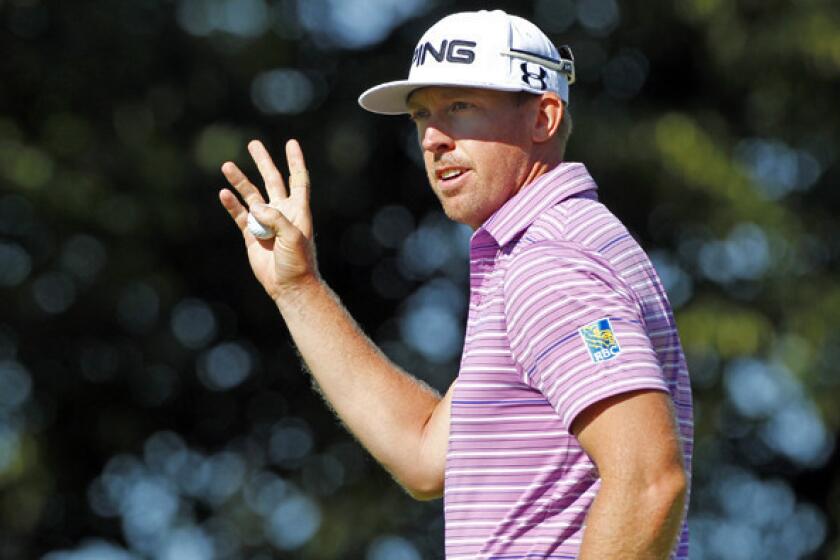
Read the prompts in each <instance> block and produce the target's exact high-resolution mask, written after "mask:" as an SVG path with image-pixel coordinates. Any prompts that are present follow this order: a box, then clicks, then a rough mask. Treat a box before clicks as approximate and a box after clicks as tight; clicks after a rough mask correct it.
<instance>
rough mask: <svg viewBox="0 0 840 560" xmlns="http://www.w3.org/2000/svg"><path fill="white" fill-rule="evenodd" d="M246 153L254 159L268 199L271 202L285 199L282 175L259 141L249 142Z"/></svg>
mask: <svg viewBox="0 0 840 560" xmlns="http://www.w3.org/2000/svg"><path fill="white" fill-rule="evenodd" d="M248 152H249V153H250V154H251V157H252V158H254V163H256V164H257V169H259V171H260V175H262V178H263V181H265V190H266V191H268V199H269V200H270V201H272V202H274V201H275V200H277V199H279V198H285V197H286V186H285V185H284V184H283V175H281V174H280V171H278V170H277V166H276V165H274V161H273V160H272V159H271V156H270V155H269V153H268V150H266V149H265V146H264V145H263V143H262V142H260V141H259V140H251V141H250V142H248Z"/></svg>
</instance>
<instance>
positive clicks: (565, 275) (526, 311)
mask: <svg viewBox="0 0 840 560" xmlns="http://www.w3.org/2000/svg"><path fill="white" fill-rule="evenodd" d="M596 188H597V187H596V185H595V183H594V181H593V180H592V178H591V177H590V175H589V173H588V172H587V170H586V168H585V167H584V166H583V165H582V164H579V163H562V164H560V165H559V166H557V167H556V168H554V169H553V170H551V171H550V172H548V173H546V174H544V175H542V176H540V177H539V178H538V179H537V180H536V181H534V182H533V183H531V184H530V185H527V186H526V187H524V188H523V189H522V190H520V191H519V192H518V193H517V194H516V195H515V196H514V197H512V198H511V199H510V200H508V201H507V202H506V203H505V204H504V206H502V207H501V208H500V209H499V210H497V211H496V213H495V214H493V215H492V216H491V217H490V218H489V219H488V220H487V221H486V222H485V224H484V225H483V226H482V227H480V228H479V229H477V230H476V231H475V233H474V234H473V237H472V239H471V242H470V308H469V318H468V321H467V331H466V339H465V344H464V353H463V356H462V359H461V367H460V371H459V374H458V379H457V381H456V384H455V390H454V394H453V401H452V410H451V425H450V436H449V447H448V451H447V459H446V484H445V499H444V512H445V517H446V557H447V559H448V560H462V559H463V560H466V559H470V560H475V559H479V558H481V559H485V558H494V559H506V560H513V559H537V558H569V559H573V558H577V555H578V552H579V549H580V544H581V539H582V536H583V530H584V520H585V518H586V514H587V512H588V510H589V507H590V506H591V504H592V502H593V500H594V498H595V495H596V494H597V492H598V488H599V487H600V478H599V476H598V473H597V470H596V468H595V465H594V464H593V462H592V461H591V459H590V458H589V456H588V455H587V454H586V452H585V451H584V450H583V449H582V447H581V446H580V443H579V442H578V441H577V439H576V438H575V437H574V435H573V434H572V433H571V425H572V422H573V421H574V419H575V417H576V416H577V415H578V414H579V413H580V412H581V411H583V410H584V409H585V408H587V407H588V406H590V405H592V404H594V403H596V402H598V401H600V400H602V399H605V398H607V397H610V396H614V395H617V394H620V393H624V392H627V391H634V390H639V389H653V390H658V391H663V392H667V393H668V394H669V395H670V397H671V400H672V402H673V405H674V410H675V411H676V416H677V423H678V426H679V432H680V437H681V442H682V448H683V453H684V457H685V465H686V468H687V470H688V473H689V475H690V472H691V451H692V434H693V428H692V412H691V389H690V385H689V378H688V370H687V368H686V363H685V359H684V356H683V352H682V348H681V345H680V340H679V336H678V334H677V329H676V325H675V322H674V316H673V312H672V311H671V306H670V304H669V303H668V299H667V296H666V294H665V290H664V289H663V288H662V285H661V283H660V281H659V278H658V277H657V274H656V271H655V270H654V268H653V266H652V265H651V263H650V261H649V259H648V258H647V255H646V254H645V253H644V251H643V250H642V249H641V247H639V245H638V244H637V243H636V241H635V240H634V239H633V237H632V236H631V235H630V233H629V232H628V231H627V229H626V228H625V227H624V226H623V225H622V224H621V222H620V221H619V220H618V219H617V218H616V217H615V216H613V215H612V214H611V213H610V212H609V210H607V209H606V207H604V206H603V205H602V204H601V203H599V202H598V197H597V194H596ZM687 501H688V500H686V503H687ZM686 507H687V505H686ZM672 557H673V558H679V559H682V558H687V557H688V531H687V526H686V525H685V523H683V530H682V534H681V537H680V542H679V544H678V546H677V548H676V550H675V552H674V555H673V556H672Z"/></svg>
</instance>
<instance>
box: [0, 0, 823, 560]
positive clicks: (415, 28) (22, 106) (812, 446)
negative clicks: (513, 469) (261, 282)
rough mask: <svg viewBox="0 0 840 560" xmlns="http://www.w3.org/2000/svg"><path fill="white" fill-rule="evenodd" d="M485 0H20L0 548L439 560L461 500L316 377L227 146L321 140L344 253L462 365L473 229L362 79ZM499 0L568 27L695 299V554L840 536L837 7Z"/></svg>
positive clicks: (759, 553)
mask: <svg viewBox="0 0 840 560" xmlns="http://www.w3.org/2000/svg"><path fill="white" fill-rule="evenodd" d="M484 7H486V6H485V3H483V2H477V1H472V2H461V1H458V2H446V1H442V0H440V1H437V2H433V3H423V2H419V1H412V2H397V1H396V0H395V1H393V2H390V1H388V0H377V1H376V2H363V1H361V0H358V1H356V0H354V1H352V2H345V3H338V2H332V1H328V0H317V1H316V0H313V1H309V2H304V1H303V0H301V1H297V2H295V1H293V0H271V1H269V0H168V1H163V0H161V1H158V2H156V1H152V0H149V1H143V2H129V1H127V0H119V1H107V2H106V1H104V0H92V1H90V2H83V3H61V2H47V1H38V0H0V53H2V56H0V557H3V558H7V557H8V558H35V557H40V556H42V555H45V554H48V553H50V552H51V551H59V550H77V551H84V550H88V551H95V550H100V551H101V550H106V549H107V550H110V551H111V553H113V554H116V552H115V551H117V550H123V551H126V552H125V553H126V554H128V553H129V552H130V553H131V554H137V555H139V557H144V556H145V557H155V558H170V557H172V558H174V557H179V558H192V557H211V556H213V555H215V556H216V557H219V558H268V557H274V558H318V559H321V558H323V559H327V558H368V559H374V560H378V559H380V558H397V557H399V558H439V557H442V512H441V506H440V503H439V502H433V503H429V504H419V503H415V502H412V501H411V500H410V499H409V498H408V497H407V496H406V495H405V494H404V493H403V492H402V491H401V490H400V489H399V488H398V487H397V486H396V485H395V484H394V483H392V482H391V481H390V480H389V479H388V476H387V475H386V474H385V473H384V472H383V471H382V470H381V469H380V468H379V467H378V466H376V465H375V464H373V463H372V461H371V460H370V459H369V458H367V457H366V455H365V454H364V452H363V451H362V450H360V448H359V447H358V446H357V445H356V443H355V442H353V441H352V439H351V438H350V436H348V435H347V434H346V432H345V431H344V430H343V429H342V427H341V426H340V425H338V423H337V422H336V420H335V419H334V418H333V416H332V415H331V413H330V412H329V410H328V409H327V408H326V407H325V406H324V405H323V404H322V403H321V402H320V399H319V397H318V396H317V395H316V394H315V393H314V392H313V391H312V390H311V387H310V382H309V380H308V379H307V378H306V376H305V374H303V373H302V372H301V371H300V367H299V364H298V359H297V356H296V355H295V352H294V350H293V349H292V348H291V347H290V344H289V342H288V338H287V335H286V332H285V329H284V327H283V325H282V321H281V320H280V318H279V316H278V314H277V312H276V310H275V309H274V308H273V306H272V305H271V303H270V301H269V300H268V298H266V297H265V296H264V294H262V293H261V291H260V288H259V286H258V285H257V283H256V282H255V281H254V280H253V278H252V277H251V274H250V271H249V269H248V265H247V262H246V260H245V256H244V251H243V250H242V247H241V239H240V237H239V235H238V233H237V232H236V230H235V229H234V227H233V225H232V224H231V223H229V219H228V217H227V216H226V215H225V213H224V211H223V210H222V208H221V207H220V206H219V204H218V202H217V199H216V192H217V190H218V188H219V187H221V186H222V183H223V179H222V177H221V174H220V173H219V171H218V168H219V166H220V165H221V163H222V162H223V161H225V160H228V159H231V160H235V161H237V162H238V163H240V164H241V165H242V166H243V167H244V168H245V169H247V170H248V171H249V172H250V173H252V174H254V175H255V173H256V172H255V169H254V166H253V165H252V164H251V163H250V162H249V161H248V159H247V157H246V152H245V149H244V148H245V143H246V142H247V141H248V139H250V138H252V137H259V138H262V139H263V140H264V141H266V142H267V143H268V144H269V145H270V147H271V148H272V150H273V152H274V153H276V154H278V155H279V154H280V153H281V147H282V143H283V142H284V140H285V139H287V138H289V137H296V138H299V139H300V140H301V142H302V144H303V147H304V150H305V153H306V156H307V161H308V164H309V167H310V169H311V173H312V176H313V209H314V212H315V220H316V222H315V225H316V232H317V238H316V240H317V244H318V250H319V261H320V264H321V268H322V272H323V275H324V277H325V278H326V279H327V280H328V281H329V282H330V283H331V285H333V287H334V288H335V289H336V291H337V292H338V293H339V294H340V295H341V297H342V298H343V299H344V301H345V303H346V304H347V306H348V307H349V309H350V310H351V312H352V313H353V314H354V316H356V317H357V319H358V320H359V322H360V323H361V324H362V325H363V327H364V328H365V329H366V330H367V331H368V332H369V333H371V335H372V336H373V337H374V338H375V339H376V340H377V342H378V343H380V344H381V345H382V346H383V348H384V349H385V351H386V352H387V353H388V354H389V355H390V356H392V357H393V358H394V359H395V360H397V361H398V362H399V363H401V364H402V365H404V366H405V367H406V368H407V369H409V370H410V371H412V372H413V373H415V374H417V375H418V376H420V377H422V378H424V379H426V380H427V381H429V382H430V383H431V384H433V385H435V386H436V387H438V388H439V389H443V388H445V387H446V386H447V385H448V384H449V382H450V381H451V379H452V378H453V376H454V375H455V374H456V372H457V363H458V355H457V351H456V352H453V351H451V349H447V348H449V347H451V348H457V340H455V338H457V336H455V335H452V334H445V333H443V332H442V333H437V334H438V335H439V336H441V337H442V338H446V337H448V338H447V340H449V342H453V341H454V342H455V343H456V344H450V345H449V347H447V346H446V344H444V343H441V345H440V347H439V348H438V349H435V348H431V349H430V348H428V347H427V346H424V344H423V343H422V341H417V340H414V339H413V338H412V336H413V335H411V332H412V331H411V329H410V328H408V327H407V326H406V325H409V324H410V323H411V321H412V320H413V318H416V317H417V315H415V314H416V313H417V312H418V310H421V309H425V310H426V311H428V310H429V309H432V310H433V311H434V312H435V313H437V315H435V317H437V318H439V319H440V321H443V322H442V323H440V322H439V323H436V324H443V325H447V324H460V323H461V322H462V321H463V306H462V305H461V304H462V300H463V294H464V293H465V290H466V289H467V286H468V283H467V281H466V276H465V275H466V267H465V262H466V260H465V259H466V257H465V253H464V247H465V240H466V238H467V235H468V232H466V233H465V232H464V230H462V229H459V228H454V227H452V226H450V225H448V224H446V223H445V221H444V220H442V218H441V216H440V213H439V210H438V208H437V203H436V201H435V200H434V197H433V196H432V195H431V194H430V193H429V192H428V191H427V189H426V187H425V178H424V174H423V172H422V169H421V166H420V165H419V164H418V152H417V149H416V147H415V144H416V141H415V139H414V135H413V130H412V129H411V125H410V123H409V122H408V121H407V120H405V119H399V118H385V117H379V116H374V115H368V114H365V113H363V111H362V110H361V109H359V108H358V106H357V105H356V103H355V99H356V96H357V95H358V94H359V93H360V92H361V91H363V90H364V89H365V88H366V87H369V86H370V85H372V84H374V83H378V82H381V81H384V80H390V79H397V78H399V77H401V76H403V74H404V72H405V71H406V69H407V67H408V64H407V62H408V59H409V56H410V53H411V51H412V49H413V47H414V42H415V41H416V40H417V38H418V37H419V36H420V34H421V33H422V31H423V30H424V29H425V28H426V27H427V26H428V25H429V24H431V23H432V22H433V21H434V20H436V19H437V18H439V17H440V16H441V15H443V14H445V13H448V12H452V11H459V10H464V9H477V8H484ZM494 7H500V8H503V9H507V10H508V11H510V12H512V13H516V14H519V15H523V16H525V17H532V18H533V19H534V20H535V21H536V23H538V24H539V25H541V26H542V27H543V28H544V29H546V31H548V32H549V34H550V35H551V36H552V37H553V38H554V39H555V40H556V42H557V43H568V44H570V45H571V46H572V48H573V49H574V51H575V53H576V55H577V63H578V76H579V83H578V84H576V85H575V86H573V88H572V103H571V111H572V112H573V113H574V115H575V125H576V127H575V131H574V133H573V136H572V140H571V144H570V148H569V154H568V155H569V158H570V159H574V160H580V161H583V162H585V163H586V164H587V166H588V167H589V169H590V171H591V172H592V173H593V175H594V177H595V178H596V180H597V181H598V182H599V184H600V187H601V197H602V199H603V200H604V201H605V202H606V204H607V205H608V206H609V207H610V208H612V209H613V211H614V212H615V213H616V214H618V215H619V217H621V218H622V219H623V220H624V221H625V222H626V223H627V224H628V226H629V227H630V228H631V230H632V231H633V232H634V234H635V235H637V236H638V237H639V238H640V240H641V241H642V244H643V246H644V247H645V248H646V249H647V250H648V251H649V252H650V253H651V255H652V256H653V258H654V262H655V264H656V265H657V268H658V270H659V271H660V274H661V275H662V277H663V280H664V282H665V284H666V287H667V288H668V290H669V294H670V296H671V299H672V302H673V303H674V307H675V310H676V313H677V320H678V324H679V327H680V331H681V336H682V339H683V343H684V345H685V348H686V352H687V355H688V358H689V366H690V370H691V373H692V376H693V381H694V390H695V400H696V406H697V409H696V420H697V427H698V433H697V441H696V443H697V451H696V458H697V463H696V468H695V472H694V487H693V496H692V509H691V516H692V517H691V523H692V529H693V532H694V542H693V545H692V546H693V551H692V558H696V559H702V558H726V559H729V558H731V559H736V560H739V559H742V558H743V559H747V558H758V557H760V558H771V557H772V558H833V559H838V560H840V538H838V536H839V535H840V532H838V526H840V509H838V504H840V469H838V466H839V465H840V452H838V450H837V448H838V445H837V444H838V442H839V441H840V440H838V433H840V409H838V407H837V404H836V403H837V402H838V399H840V375H838V374H840V367H838V363H840V329H838V327H840V322H838V317H840V281H838V280H840V266H838V265H839V264H840V220H838V216H840V193H838V190H837V189H836V188H835V187H836V185H837V183H838V177H840V166H838V153H839V152H838V150H840V126H838V122H840V121H838V118H837V110H836V105H837V100H838V99H840V5H838V4H837V3H836V2H834V1H832V0H808V1H806V2H796V3H789V2H781V1H778V0H771V1H758V0H737V1H729V2H725V1H721V0H684V1H680V2H676V3H669V2H662V1H654V2H640V1H634V2H621V3H620V4H619V3H617V2H615V1H614V0H574V1H573V0H557V1H556V2H553V1H550V0H535V1H532V2H531V1H529V2H506V1H500V2H497V3H495V4H494ZM405 244H414V245H413V247H414V248H415V250H414V251H413V252H415V253H416V249H417V248H418V247H419V248H420V249H421V252H420V254H421V255H423V256H424V257H423V258H424V260H423V261H422V262H411V261H410V260H407V257H406V254H405V253H404V252H403V251H402V250H401V247H403V246H404V245H405ZM429 306H431V307H429ZM447 321H449V323H447ZM453 321H454V322H453ZM447 332H448V331H447ZM444 335H445V336H444ZM453 336H455V338H453ZM261 496H265V498H261ZM144 500H145V501H144ZM138 512H146V513H145V514H142V515H141V513H138ZM149 512H151V513H149ZM106 543H110V544H106ZM97 547H99V548H97ZM179 547H180V548H179ZM185 551H186V552H185ZM395 551H396V552H395ZM79 554H81V552H80V553H79ZM90 554H91V555H90V556H79V557H82V558H88V557H90V558H99V557H111V556H95V555H93V554H94V553H93V552H90ZM102 554H104V553H102ZM190 554H192V556H190ZM399 554H402V555H403V556H399ZM412 554H413V555H414V556H412ZM196 555H197V556H196ZM50 557H51V558H53V559H55V558H62V557H61V556H58V555H56V554H55V553H53V555H52V556H50ZM113 557H120V558H122V557H123V556H113ZM125 557H130V556H125Z"/></svg>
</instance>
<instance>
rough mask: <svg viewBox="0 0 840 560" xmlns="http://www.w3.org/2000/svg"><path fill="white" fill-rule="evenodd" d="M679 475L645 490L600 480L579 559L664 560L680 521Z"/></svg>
mask: <svg viewBox="0 0 840 560" xmlns="http://www.w3.org/2000/svg"><path fill="white" fill-rule="evenodd" d="M685 495H686V483H685V477H684V475H682V474H681V473H674V475H673V476H669V477H663V478H661V479H660V480H658V481H657V482H656V483H655V484H652V485H649V486H647V487H644V486H639V485H638V484H634V483H630V482H626V481H612V482H610V481H603V482H602V485H601V488H600V490H599V492H598V495H597V496H596V498H595V501H594V502H593V504H592V507H591V509H590V511H589V515H588V516H587V518H586V530H585V531H584V536H583V544H582V545H581V552H580V556H579V560H613V559H615V560H619V559H620V560H660V559H663V560H664V559H667V558H669V557H670V554H671V552H672V550H673V548H674V546H675V544H676V540H677V536H678V534H679V531H680V527H681V525H682V519H683V509H684V505H685Z"/></svg>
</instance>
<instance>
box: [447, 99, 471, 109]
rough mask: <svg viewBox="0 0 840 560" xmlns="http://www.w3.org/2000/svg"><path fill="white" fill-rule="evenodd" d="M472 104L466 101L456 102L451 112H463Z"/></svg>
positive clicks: (451, 107)
mask: <svg viewBox="0 0 840 560" xmlns="http://www.w3.org/2000/svg"><path fill="white" fill-rule="evenodd" d="M469 107H470V104H469V103H467V102H466V101H456V102H455V103H453V104H452V105H451V106H450V110H452V111H463V110H464V109H469Z"/></svg>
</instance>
